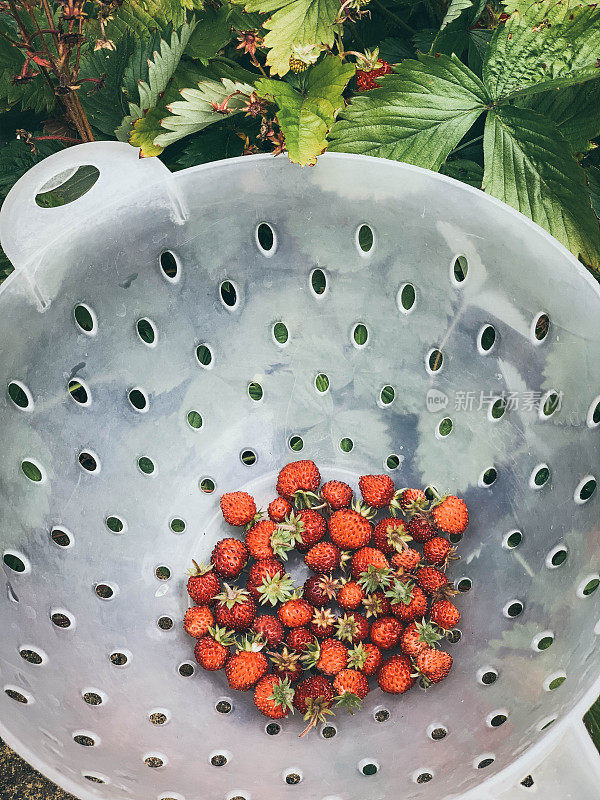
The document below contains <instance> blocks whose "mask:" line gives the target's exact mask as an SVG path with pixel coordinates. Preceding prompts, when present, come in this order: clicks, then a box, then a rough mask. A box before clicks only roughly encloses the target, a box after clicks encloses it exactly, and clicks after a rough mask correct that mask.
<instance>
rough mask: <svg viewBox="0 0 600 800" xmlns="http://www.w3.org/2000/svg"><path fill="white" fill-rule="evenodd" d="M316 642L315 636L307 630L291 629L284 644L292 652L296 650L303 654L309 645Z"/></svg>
mask: <svg viewBox="0 0 600 800" xmlns="http://www.w3.org/2000/svg"><path fill="white" fill-rule="evenodd" d="M315 641H316V639H315V636H314V634H313V633H311V632H310V631H309V630H308V628H292V629H291V630H290V631H288V632H287V635H286V637H285V643H286V644H287V646H288V647H291V648H292V650H297V651H298V652H299V653H302V652H304V650H306V648H307V647H308V645H309V644H314V642H315Z"/></svg>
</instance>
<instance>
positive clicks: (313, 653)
mask: <svg viewBox="0 0 600 800" xmlns="http://www.w3.org/2000/svg"><path fill="white" fill-rule="evenodd" d="M320 658H321V645H320V644H319V642H311V643H310V644H308V645H307V646H306V648H305V650H304V653H303V654H302V656H301V657H300V660H301V661H302V665H303V668H304V669H314V668H315V667H316V666H317V661H318V660H319V659H320Z"/></svg>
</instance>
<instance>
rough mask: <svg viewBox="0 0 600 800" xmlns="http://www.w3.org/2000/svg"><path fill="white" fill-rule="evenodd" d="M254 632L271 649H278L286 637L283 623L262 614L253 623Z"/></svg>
mask: <svg viewBox="0 0 600 800" xmlns="http://www.w3.org/2000/svg"><path fill="white" fill-rule="evenodd" d="M252 630H253V631H254V632H255V633H258V634H260V636H261V637H262V638H263V639H264V641H265V643H266V644H267V645H268V646H269V647H277V645H279V644H281V642H282V641H283V637H284V635H285V631H284V630H283V625H282V624H281V622H280V621H279V620H278V619H277V617H272V616H270V615H269V614H260V615H259V616H258V617H256V619H255V620H254V622H253V623H252Z"/></svg>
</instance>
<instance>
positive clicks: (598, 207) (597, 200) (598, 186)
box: [585, 167, 600, 219]
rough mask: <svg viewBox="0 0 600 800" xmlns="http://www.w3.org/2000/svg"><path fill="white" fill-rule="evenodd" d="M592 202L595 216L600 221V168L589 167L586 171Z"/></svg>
mask: <svg viewBox="0 0 600 800" xmlns="http://www.w3.org/2000/svg"><path fill="white" fill-rule="evenodd" d="M585 173H586V178H587V182H588V187H589V190H590V198H591V200H592V208H593V209H594V213H595V215H596V216H597V217H598V218H599V219H600V168H598V167H589V168H588V169H586V171H585Z"/></svg>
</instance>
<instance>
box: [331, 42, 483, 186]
mask: <svg viewBox="0 0 600 800" xmlns="http://www.w3.org/2000/svg"><path fill="white" fill-rule="evenodd" d="M380 80H381V84H382V88H381V89H373V90H372V91H370V92H365V93H364V95H362V96H360V97H355V98H353V100H352V102H351V103H350V105H349V106H348V108H347V109H346V110H345V111H344V112H342V114H341V115H340V119H339V120H338V121H337V122H336V123H335V125H334V126H333V129H332V131H331V135H330V139H331V144H330V146H329V149H330V150H335V151H338V152H340V151H341V152H346V153H363V154H365V155H371V156H382V157H384V158H392V159H395V160H397V161H407V162H408V163H410V164H417V165H418V166H421V167H427V168H428V169H433V170H438V169H439V168H440V165H441V164H442V163H443V162H444V161H445V160H446V158H447V157H448V155H449V153H450V152H451V150H452V149H453V148H454V147H456V145H457V144H458V143H459V142H460V140H461V139H462V138H463V136H464V135H465V134H466V133H467V131H468V130H469V128H470V127H471V126H472V125H473V123H474V122H475V121H476V120H477V118H478V117H479V116H480V115H481V113H482V112H483V111H484V110H485V106H486V103H487V97H486V93H485V89H484V87H483V84H482V83H481V81H480V80H479V78H478V77H477V76H476V75H475V74H474V73H472V72H471V70H470V69H469V68H468V67H466V66H465V65H464V64H462V63H461V62H460V61H459V59H458V58H457V57H456V56H455V55H452V56H440V57H439V58H435V57H434V56H424V55H420V56H419V59H418V61H417V60H407V61H403V62H402V64H399V65H398V66H396V67H395V68H394V74H393V75H386V76H384V77H383V78H381V79H380Z"/></svg>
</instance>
